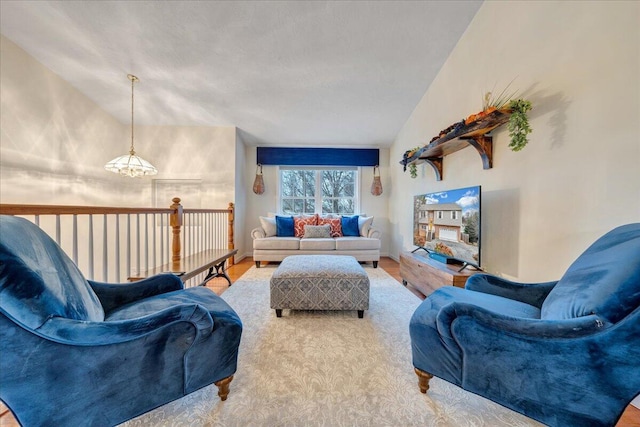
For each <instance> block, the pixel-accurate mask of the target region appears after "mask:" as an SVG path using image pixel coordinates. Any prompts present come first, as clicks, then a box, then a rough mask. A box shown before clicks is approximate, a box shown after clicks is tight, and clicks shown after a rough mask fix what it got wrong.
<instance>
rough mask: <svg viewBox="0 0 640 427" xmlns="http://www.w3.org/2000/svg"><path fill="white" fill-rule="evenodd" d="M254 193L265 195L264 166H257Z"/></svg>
mask: <svg viewBox="0 0 640 427" xmlns="http://www.w3.org/2000/svg"><path fill="white" fill-rule="evenodd" d="M253 192H254V193H256V194H258V195H260V194H262V193H264V179H263V178H262V165H261V164H260V163H258V166H256V179H255V180H254V181H253Z"/></svg>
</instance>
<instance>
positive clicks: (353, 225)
mask: <svg viewBox="0 0 640 427" xmlns="http://www.w3.org/2000/svg"><path fill="white" fill-rule="evenodd" d="M358 218H359V216H358V215H354V216H343V217H342V235H343V236H359V235H360V230H359V228H358Z"/></svg>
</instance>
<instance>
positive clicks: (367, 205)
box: [244, 146, 391, 256]
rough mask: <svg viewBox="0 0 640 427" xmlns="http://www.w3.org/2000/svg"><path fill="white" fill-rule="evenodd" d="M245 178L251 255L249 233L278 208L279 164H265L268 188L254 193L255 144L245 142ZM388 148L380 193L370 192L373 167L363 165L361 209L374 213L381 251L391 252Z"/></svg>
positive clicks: (249, 242) (382, 161)
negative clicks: (247, 144) (259, 193)
mask: <svg viewBox="0 0 640 427" xmlns="http://www.w3.org/2000/svg"><path fill="white" fill-rule="evenodd" d="M245 157H246V162H245V166H244V167H245V180H246V184H245V185H246V186H247V198H246V208H247V209H246V219H245V225H246V231H247V232H246V235H245V236H244V239H245V248H246V251H247V252H246V255H247V256H251V252H252V251H253V241H252V239H251V236H250V233H251V230H253V229H254V228H256V227H259V226H260V222H259V220H258V217H259V216H265V215H266V214H267V213H268V212H276V207H277V202H278V200H277V188H276V187H277V183H278V167H277V166H263V167H262V173H263V179H264V183H265V192H264V193H263V194H261V195H256V194H254V193H253V191H252V190H251V188H252V187H253V181H254V179H255V174H256V147H253V146H246V149H245ZM389 174H390V171H389V150H388V149H381V150H380V175H381V181H382V188H383V193H382V195H380V196H373V195H371V183H372V182H373V167H362V168H361V175H360V210H361V212H363V213H365V214H367V215H373V217H374V219H373V226H374V227H375V228H377V229H378V230H380V232H381V233H382V242H381V244H382V247H381V249H380V253H381V254H382V255H385V256H386V255H388V253H389V245H388V241H389V220H388V206H389V197H390V194H391V190H390V188H389V186H390V180H389Z"/></svg>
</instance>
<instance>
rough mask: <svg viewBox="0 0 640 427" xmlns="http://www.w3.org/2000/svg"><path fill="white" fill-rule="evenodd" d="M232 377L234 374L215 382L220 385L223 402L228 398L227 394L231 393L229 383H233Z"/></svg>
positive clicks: (219, 392)
mask: <svg viewBox="0 0 640 427" xmlns="http://www.w3.org/2000/svg"><path fill="white" fill-rule="evenodd" d="M232 379H233V375H231V376H230V377H227V378H223V379H221V380H220V381H216V382H215V383H214V384H215V385H216V386H217V387H218V396H220V400H222V401H223V402H224V401H225V400H227V396H228V395H229V383H231V380H232Z"/></svg>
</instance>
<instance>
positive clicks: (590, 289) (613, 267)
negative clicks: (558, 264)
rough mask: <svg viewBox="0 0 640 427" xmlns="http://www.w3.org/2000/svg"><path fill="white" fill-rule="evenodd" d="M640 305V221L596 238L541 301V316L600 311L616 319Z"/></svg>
mask: <svg viewBox="0 0 640 427" xmlns="http://www.w3.org/2000/svg"><path fill="white" fill-rule="evenodd" d="M639 304H640V224H628V225H624V226H621V227H618V228H615V229H614V230H612V231H610V232H608V233H607V234H605V235H604V236H602V237H601V238H599V239H598V240H596V241H595V242H594V243H593V244H592V245H591V246H589V248H587V250H586V251H584V253H583V254H582V255H580V256H579V257H578V259H576V260H575V261H574V263H573V264H572V265H571V266H570V267H569V269H568V270H567V272H566V273H565V274H564V276H562V278H561V279H560V280H559V281H558V283H557V284H556V286H555V287H554V288H553V290H552V291H551V292H549V295H548V296H547V298H546V299H545V301H544V303H543V304H542V318H543V319H548V320H561V319H571V318H576V317H580V316H588V315H590V314H597V315H598V316H602V317H604V318H605V319H607V320H609V321H610V322H612V323H615V322H617V321H618V320H620V319H622V318H623V317H625V316H626V315H628V314H629V313H630V312H631V311H633V310H635V309H637V307H638V305H639Z"/></svg>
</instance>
